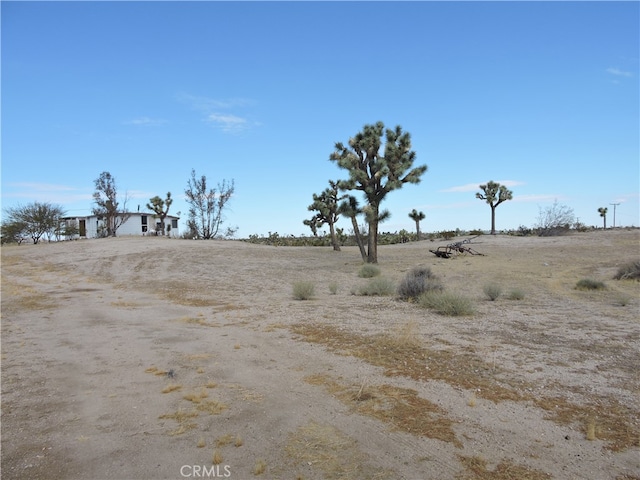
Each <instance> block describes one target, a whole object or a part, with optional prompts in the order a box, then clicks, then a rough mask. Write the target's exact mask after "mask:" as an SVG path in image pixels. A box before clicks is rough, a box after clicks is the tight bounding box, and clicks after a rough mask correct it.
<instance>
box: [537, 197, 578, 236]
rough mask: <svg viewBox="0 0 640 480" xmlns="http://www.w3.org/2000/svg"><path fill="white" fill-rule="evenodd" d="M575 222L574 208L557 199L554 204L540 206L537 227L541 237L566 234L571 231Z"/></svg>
mask: <svg viewBox="0 0 640 480" xmlns="http://www.w3.org/2000/svg"><path fill="white" fill-rule="evenodd" d="M574 222H575V215H574V213H573V209H572V208H570V207H568V206H566V205H562V204H559V203H558V201H557V200H556V201H555V202H553V205H552V206H550V207H547V208H545V209H542V208H540V213H539V215H538V221H537V223H536V229H537V231H538V235H539V236H541V237H552V236H557V235H564V234H566V233H568V232H569V230H570V229H571V225H573V223H574Z"/></svg>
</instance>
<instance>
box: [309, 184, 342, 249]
mask: <svg viewBox="0 0 640 480" xmlns="http://www.w3.org/2000/svg"><path fill="white" fill-rule="evenodd" d="M329 185H330V186H329V188H326V189H325V190H324V192H322V193H321V194H320V195H316V194H315V193H314V194H313V203H312V204H311V205H309V207H308V208H309V211H312V212H313V211H317V212H318V213H316V214H315V215H314V216H313V217H312V218H311V220H305V221H304V224H305V225H308V226H309V227H310V228H311V231H312V232H313V234H314V235H317V232H318V228H320V227H322V226H323V225H324V224H325V223H326V224H327V225H329V231H330V232H331V245H333V249H334V250H336V251H340V242H339V241H338V239H337V237H336V229H335V224H336V222H337V221H338V218H339V217H340V212H339V211H338V202H339V201H340V200H342V198H343V197H340V198H338V182H334V181H332V180H329Z"/></svg>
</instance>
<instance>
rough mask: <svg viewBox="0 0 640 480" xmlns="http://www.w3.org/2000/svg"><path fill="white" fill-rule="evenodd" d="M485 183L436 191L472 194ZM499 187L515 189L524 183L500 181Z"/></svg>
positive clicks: (468, 184)
mask: <svg viewBox="0 0 640 480" xmlns="http://www.w3.org/2000/svg"><path fill="white" fill-rule="evenodd" d="M486 183H487V182H477V183H467V184H465V185H458V186H455V187H449V188H445V189H444V190H438V191H439V192H442V193H460V192H474V191H476V190H479V189H480V185H485V184H486ZM496 183H499V184H500V185H504V186H505V187H509V188H511V187H517V186H518V185H524V184H525V183H524V182H520V181H518V180H500V181H499V182H496Z"/></svg>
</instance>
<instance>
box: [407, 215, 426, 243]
mask: <svg viewBox="0 0 640 480" xmlns="http://www.w3.org/2000/svg"><path fill="white" fill-rule="evenodd" d="M409 218H410V219H411V220H413V221H414V222H416V238H417V239H418V240H420V221H421V220H424V213H422V212H418V211H417V210H416V209H415V208H414V209H413V210H411V213H410V214H409Z"/></svg>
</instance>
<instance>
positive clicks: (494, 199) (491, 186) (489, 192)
mask: <svg viewBox="0 0 640 480" xmlns="http://www.w3.org/2000/svg"><path fill="white" fill-rule="evenodd" d="M480 190H482V192H483V193H480V192H478V193H476V198H479V199H480V200H485V201H486V202H487V203H488V204H489V206H490V207H491V235H495V234H496V207H497V206H498V205H500V204H501V203H502V202H506V201H507V200H511V199H512V198H513V192H512V191H511V190H509V189H507V187H505V186H504V185H500V184H499V183H496V182H494V181H489V182H488V183H487V184H486V185H480Z"/></svg>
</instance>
